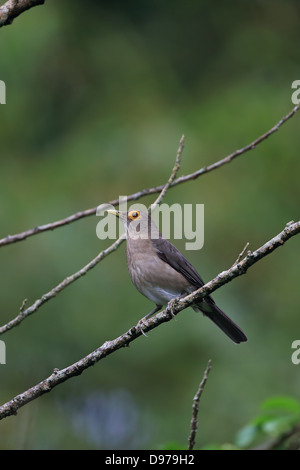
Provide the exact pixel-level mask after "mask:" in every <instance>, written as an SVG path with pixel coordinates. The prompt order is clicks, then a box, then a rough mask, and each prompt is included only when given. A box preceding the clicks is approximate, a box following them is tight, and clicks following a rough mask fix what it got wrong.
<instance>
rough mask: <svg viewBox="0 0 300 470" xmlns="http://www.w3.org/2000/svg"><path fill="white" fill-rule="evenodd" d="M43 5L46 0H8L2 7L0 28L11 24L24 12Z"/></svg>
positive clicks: (0, 9)
mask: <svg viewBox="0 0 300 470" xmlns="http://www.w3.org/2000/svg"><path fill="white" fill-rule="evenodd" d="M43 3H45V0H8V1H7V2H6V3H4V5H2V6H1V7H0V28H1V26H5V25H8V24H11V23H12V22H13V20H14V19H15V18H17V16H19V15H20V14H21V13H23V12H24V11H26V10H29V9H30V8H32V7H35V6H37V5H42V4H43Z"/></svg>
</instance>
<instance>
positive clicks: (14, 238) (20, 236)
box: [0, 105, 300, 247]
mask: <svg viewBox="0 0 300 470" xmlns="http://www.w3.org/2000/svg"><path fill="white" fill-rule="evenodd" d="M299 109H300V105H297V106H295V107H294V108H293V109H292V110H291V111H290V112H289V113H288V114H287V115H286V116H284V117H283V118H282V119H280V121H279V122H278V123H277V124H276V125H275V126H274V127H272V129H270V130H269V131H268V132H266V133H265V134H263V135H261V136H260V137H258V138H257V139H255V140H254V141H253V142H251V144H249V145H247V146H246V147H243V148H241V149H239V150H236V151H235V152H233V153H231V154H230V155H228V156H227V157H225V158H223V159H221V160H219V161H217V162H215V163H213V164H212V165H209V166H205V167H203V168H201V169H200V170H198V171H195V172H194V173H191V174H189V175H186V176H180V177H179V178H177V179H176V180H175V181H173V182H172V183H171V185H170V188H173V187H174V186H177V185H178V184H182V183H186V182H187V181H190V180H195V179H197V178H199V176H201V175H204V174H205V173H209V172H210V171H213V170H215V169H216V168H220V167H221V166H223V165H225V164H226V163H230V162H231V161H232V160H233V159H234V158H236V157H238V156H240V155H242V154H244V153H246V152H248V151H249V150H253V149H254V148H255V147H256V146H257V145H259V144H260V143H261V142H263V141H264V140H265V139H267V138H268V137H269V136H270V135H271V134H274V133H275V132H277V131H278V130H279V128H280V127H281V126H282V125H283V124H284V123H285V122H287V121H288V120H289V119H290V118H291V117H293V116H294V115H295V114H296V112H297V111H298V110H299ZM163 188H164V185H161V186H156V187H154V188H148V189H142V190H141V191H138V192H136V193H133V194H130V195H129V196H127V201H128V202H130V201H137V200H139V199H140V198H142V197H144V196H148V195H150V194H156V193H160V192H161V191H162V190H163ZM108 204H109V205H112V206H118V205H119V199H114V200H112V201H109V202H108ZM97 207H98V206H97ZM97 207H93V208H91V209H86V210H83V211H79V212H76V213H75V214H73V215H70V216H68V217H66V218H64V219H61V220H58V221H56V222H52V223H48V224H45V225H39V226H36V227H34V228H32V229H29V230H26V231H24V232H21V233H17V234H15V235H7V236H6V237H5V238H2V239H0V247H1V246H4V245H9V244H11V243H16V242H19V241H22V240H25V239H26V238H28V237H31V236H33V235H37V234H39V233H43V232H46V231H48V230H54V229H56V228H58V227H63V226H64V225H68V224H70V223H72V222H75V221H77V220H80V219H82V218H84V217H89V216H91V215H95V214H96V211H97Z"/></svg>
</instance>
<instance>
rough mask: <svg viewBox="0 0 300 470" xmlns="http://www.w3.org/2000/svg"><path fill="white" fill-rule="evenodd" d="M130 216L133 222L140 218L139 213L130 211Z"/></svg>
mask: <svg viewBox="0 0 300 470" xmlns="http://www.w3.org/2000/svg"><path fill="white" fill-rule="evenodd" d="M128 216H129V218H130V219H131V220H133V219H137V218H138V217H139V216H140V213H139V211H130V212H129V214H128Z"/></svg>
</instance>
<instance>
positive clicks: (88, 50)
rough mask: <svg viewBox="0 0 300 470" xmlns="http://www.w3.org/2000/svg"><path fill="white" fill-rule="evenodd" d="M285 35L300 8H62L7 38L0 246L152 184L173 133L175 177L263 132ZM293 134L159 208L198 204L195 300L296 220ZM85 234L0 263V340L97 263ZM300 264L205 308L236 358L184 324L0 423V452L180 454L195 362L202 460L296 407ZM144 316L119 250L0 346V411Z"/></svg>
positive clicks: (44, 11) (198, 324) (6, 253)
mask: <svg viewBox="0 0 300 470" xmlns="http://www.w3.org/2000/svg"><path fill="white" fill-rule="evenodd" d="M3 3H4V2H1V4H3ZM299 19H300V5H299V2H297V1H288V0H282V1H278V0H269V1H254V0H252V1H228V2H224V1H221V0H218V1H214V2H210V1H208V0H206V1H204V0H197V1H196V0H190V1H189V2H183V1H179V0H177V1H176V0H173V1H170V0H165V1H164V2H161V1H158V0H155V1H151V2H150V1H143V0H142V1H141V0H135V1H133V0H132V1H127V2H121V1H113V2H111V1H88V0H85V2H81V1H78V0H73V1H71V0H69V1H64V2H61V1H51V2H50V1H46V2H45V4H44V5H43V6H39V7H37V8H33V9H31V10H30V11H28V12H25V13H24V14H22V15H21V16H20V17H19V18H17V19H16V20H15V21H14V23H13V24H12V25H11V26H7V27H3V28H1V30H0V79H1V80H4V81H5V83H6V87H7V97H6V100H7V104H6V105H1V107H0V122H1V126H0V142H1V152H0V159H1V171H0V201H1V203H0V220H1V232H0V237H4V236H6V235H8V234H13V233H17V232H21V231H23V230H26V229H29V228H32V227H34V226H36V225H41V224H44V223H48V222H52V221H55V220H58V219H60V218H64V217H66V216H68V215H70V214H72V213H74V212H77V211H78V210H82V209H86V208H90V207H94V206H97V205H98V204H100V203H103V202H107V201H109V200H111V199H115V198H117V197H118V196H119V195H126V194H131V193H133V192H136V191H138V190H140V189H143V188H147V187H152V186H156V185H158V184H163V183H164V182H166V181H167V179H168V177H169V174H170V171H171V168H172V166H173V163H174V159H175V156H176V151H177V148H178V142H179V139H180V137H181V135H182V133H184V134H185V136H186V140H185V149H184V152H183V156H182V165H181V169H180V174H188V173H190V172H193V171H195V170H197V169H199V168H201V167H203V166H206V165H209V164H211V163H213V162H215V161H217V160H219V159H221V158H223V157H224V156H226V155H227V154H229V153H231V152H233V151H234V150H236V149H238V148H240V147H243V146H245V145H247V144H249V143H250V142H251V141H253V140H254V139H255V138H256V137H258V136H259V135H261V134H262V133H264V132H266V131H267V130H268V129H270V128H271V127H272V126H273V125H274V124H275V123H277V122H278V121H279V119H280V118H281V117H282V116H283V115H285V114H287V113H288V112H289V111H290V110H291V109H292V107H293V106H294V105H293V104H292V102H291V94H292V89H291V84H292V82H293V81H294V80H296V79H300V61H299V41H300V28H299ZM299 122H300V115H297V114H296V115H295V116H294V117H293V118H292V119H291V120H290V121H289V122H288V123H287V124H285V125H284V126H283V127H282V128H281V129H280V131H279V132H277V133H276V134H275V135H273V136H272V137H270V138H269V139H268V140H266V141H265V142H263V143H262V144H261V145H259V146H258V147H257V148H256V149H255V150H252V151H251V152H249V153H247V154H245V155H243V156H241V157H239V158H238V159H236V160H235V161H234V162H232V163H231V164H230V165H226V166H223V167H222V168H220V169H218V170H217V171H214V172H212V173H209V174H207V175H204V176H203V177H201V178H199V179H198V180H196V181H192V182H189V183H187V184H184V185H180V186H177V187H176V188H173V189H171V190H170V191H169V192H168V194H167V196H166V198H165V200H164V202H167V203H169V204H173V203H182V204H183V203H190V204H196V203H203V204H205V244H204V248H203V249H202V250H200V251H199V252H195V251H191V252H188V253H187V257H188V258H189V259H190V260H191V261H192V263H193V264H194V265H195V267H196V268H198V270H199V271H200V273H201V275H202V276H203V277H204V279H205V280H207V281H208V280H210V279H212V278H213V277H214V276H215V275H217V274H218V273H219V272H220V271H223V270H224V269H227V268H228V267H230V266H231V265H232V263H233V262H234V261H235V259H236V258H237V255H238V253H239V252H240V251H241V249H242V248H243V247H244V245H245V243H246V242H247V241H248V242H249V243H250V249H251V250H254V249H256V248H258V247H259V246H261V245H262V244H263V243H264V242H265V241H267V240H269V239H270V238H271V237H273V236H274V235H276V234H277V233H278V232H280V231H281V230H282V229H283V228H284V226H285V224H286V223H287V222H288V221H290V220H298V218H299V169H300V165H299V150H300V142H299ZM153 199H154V198H153V197H152V198H150V197H147V198H144V199H142V200H140V201H139V202H142V203H145V204H149V203H151V202H152V201H153ZM98 222H99V218H97V217H96V216H93V217H88V218H86V219H84V220H81V221H78V222H76V223H74V224H71V225H69V226H66V227H64V228H60V229H57V230H55V231H53V232H47V233H44V234H41V235H38V236H34V237H31V238H29V239H27V240H26V241H23V242H20V243H17V244H14V245H9V246H5V247H2V248H1V250H0V256H1V258H0V259H1V263H0V276H1V283H0V299H1V314H0V315H1V325H2V324H4V323H6V322H8V321H9V320H11V319H12V318H13V317H15V316H16V315H17V313H18V312H19V308H20V306H21V303H22V301H23V299H24V298H27V299H28V304H27V305H28V306H29V305H31V304H32V303H33V302H34V300H35V299H37V298H39V297H41V296H42V295H43V294H44V293H46V292H47V291H48V290H50V289H51V288H53V287H54V286H55V285H56V284H58V283H59V282H60V281H61V280H62V279H64V278H65V277H66V276H68V275H70V274H72V273H73V272H75V271H77V270H78V269H80V268H81V267H82V266H83V265H85V264H86V263H87V262H89V261H90V260H91V259H92V258H94V257H95V256H96V255H97V253H98V252H99V251H101V250H102V249H104V248H106V247H107V246H108V245H109V244H110V242H111V241H110V240H104V241H101V240H99V239H98V238H97V237H96V225H97V223H98ZM176 245H177V246H178V247H179V248H180V249H182V250H183V248H184V240H183V241H180V240H176ZM298 255H299V240H298V239H297V237H295V238H293V239H291V240H290V241H289V242H288V243H287V244H286V245H285V246H284V247H283V248H281V249H278V250H276V251H275V252H274V253H273V254H271V255H270V256H268V257H267V258H265V259H264V260H262V261H261V262H259V263H258V264H256V265H255V266H254V267H253V268H251V269H250V270H249V272H248V273H247V274H246V276H242V277H240V278H238V279H236V280H234V281H233V282H231V283H230V284H228V285H226V286H225V287H223V288H221V289H219V290H218V291H217V292H216V293H215V295H214V298H215V300H216V301H217V302H218V304H219V305H220V307H221V308H222V309H224V311H225V312H227V313H228V314H229V315H230V316H231V317H232V318H233V319H234V320H235V321H237V322H238V324H239V325H240V326H241V327H242V329H243V330H244V331H245V332H246V334H247V336H248V338H249V341H248V343H245V344H241V345H235V344H233V343H232V342H231V341H230V340H229V339H228V338H227V337H226V336H225V335H224V334H222V332H220V331H219V330H218V329H217V328H216V327H215V325H213V324H212V323H211V322H210V321H209V320H207V319H205V318H203V317H202V315H199V314H196V313H195V312H193V311H192V309H188V310H186V311H184V312H182V313H181V314H180V315H178V317H177V318H176V321H172V322H169V323H168V324H165V325H161V327H159V328H157V329H155V330H154V331H152V332H151V333H149V334H148V338H145V337H141V338H139V339H138V340H137V341H135V342H134V343H133V344H132V345H131V347H130V348H128V349H124V350H121V351H118V352H117V353H115V354H113V355H112V356H110V357H108V358H107V359H106V360H105V361H101V362H100V363H99V364H97V365H95V366H94V367H93V368H90V369H88V370H87V371H86V372H85V373H84V374H83V375H81V376H80V377H76V378H74V379H72V380H69V381H68V382H66V383H65V384H63V385H61V386H59V387H57V388H55V389H54V390H53V391H52V392H51V393H49V394H47V395H45V396H43V397H41V398H39V399H38V400H36V401H34V402H32V403H30V404H29V405H27V406H26V407H24V408H22V409H21V410H20V411H19V413H18V415H17V416H13V417H9V418H7V419H5V420H3V421H1V423H0V446H1V448H2V449H117V448H118V449H139V448H143V449H156V448H160V447H161V446H166V445H167V444H168V443H171V442H173V443H174V442H175V443H177V444H178V445H180V446H186V445H187V439H188V435H189V425H190V418H191V407H192V398H193V396H194V393H195V392H196V389H197V387H198V384H199V382H200V380H201V378H202V374H203V371H204V369H205V367H206V364H207V361H208V359H209V358H211V359H212V371H211V373H210V376H209V380H208V383H207V387H206V389H205V392H204V394H203V396H202V400H201V404H200V411H199V418H200V422H199V430H198V435H197V447H200V446H205V445H207V444H209V443H212V442H216V443H220V442H231V441H232V440H233V439H234V436H235V435H236V433H237V431H238V430H239V429H240V428H241V427H242V426H244V424H245V423H246V422H248V421H249V420H250V419H251V418H252V416H253V415H254V414H255V413H256V411H257V409H258V407H259V404H260V403H261V402H262V401H263V400H265V399H267V398H268V397H270V396H273V395H280V394H284V395H289V396H291V397H294V398H298V397H299V390H300V365H299V366H296V365H294V364H293V363H292V362H291V354H292V349H291V344H292V341H294V340H295V339H299V338H300V320H299V269H298V268H299V256H298ZM150 309H152V304H151V303H150V302H149V301H148V300H147V299H145V298H143V297H142V296H141V295H140V294H139V293H138V292H137V291H136V290H135V288H134V287H133V286H132V284H131V282H130V279H129V276H128V273H127V266H126V260H125V246H124V244H123V245H122V246H121V248H120V249H119V250H118V251H117V252H115V253H113V254H112V255H110V256H109V257H108V258H106V259H105V260H104V261H103V262H102V263H100V264H99V265H98V266H97V267H95V268H94V269H93V270H92V271H90V272H89V273H88V274H87V275H86V276H85V277H84V278H82V279H80V280H79V281H77V282H76V283H74V284H73V285H71V286H70V287H68V288H67V289H65V290H64V291H63V292H62V293H61V294H59V295H58V296H57V297H56V298H55V299H53V300H51V301H50V302H48V303H47V304H45V305H44V306H43V307H42V308H41V309H40V310H38V312H37V313H35V314H34V315H33V316H31V317H30V318H28V319H27V320H26V321H24V322H23V323H22V324H21V325H20V326H19V327H17V328H15V329H13V330H12V331H10V332H8V333H7V334H6V335H4V336H2V337H1V339H2V340H4V341H5V343H6V353H7V364H6V365H0V402H1V404H2V403H4V402H6V401H8V400H9V399H11V398H12V397H13V396H15V395H16V394H18V393H21V392H22V391H24V390H26V389H27V388H29V387H31V386H32V385H34V384H36V383H38V382H39V381H41V380H43V379H44V378H46V377H47V376H48V375H49V374H50V373H51V372H52V370H53V369H54V368H55V367H57V368H63V367H65V366H67V365H69V364H71V363H73V362H75V361H77V360H78V359H80V358H81V357H82V356H84V355H86V354H88V353H89V352H91V351H93V350H94V349H95V348H97V347H98V346H100V345H101V344H102V343H103V342H104V341H106V340H108V339H113V338H115V337H117V336H119V335H120V334H122V333H123V332H125V331H126V330H127V329H129V328H130V327H131V326H133V325H134V324H136V322H137V321H138V320H139V319H140V318H141V317H142V316H144V315H145V314H146V313H147V312H149V311H150Z"/></svg>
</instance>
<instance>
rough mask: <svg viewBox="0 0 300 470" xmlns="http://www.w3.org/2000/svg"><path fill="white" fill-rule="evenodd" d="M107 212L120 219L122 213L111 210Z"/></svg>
mask: <svg viewBox="0 0 300 470" xmlns="http://www.w3.org/2000/svg"><path fill="white" fill-rule="evenodd" d="M107 212H108V213H109V214H113V215H115V216H116V217H120V211H114V210H113V209H109V210H108V211H107Z"/></svg>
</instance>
